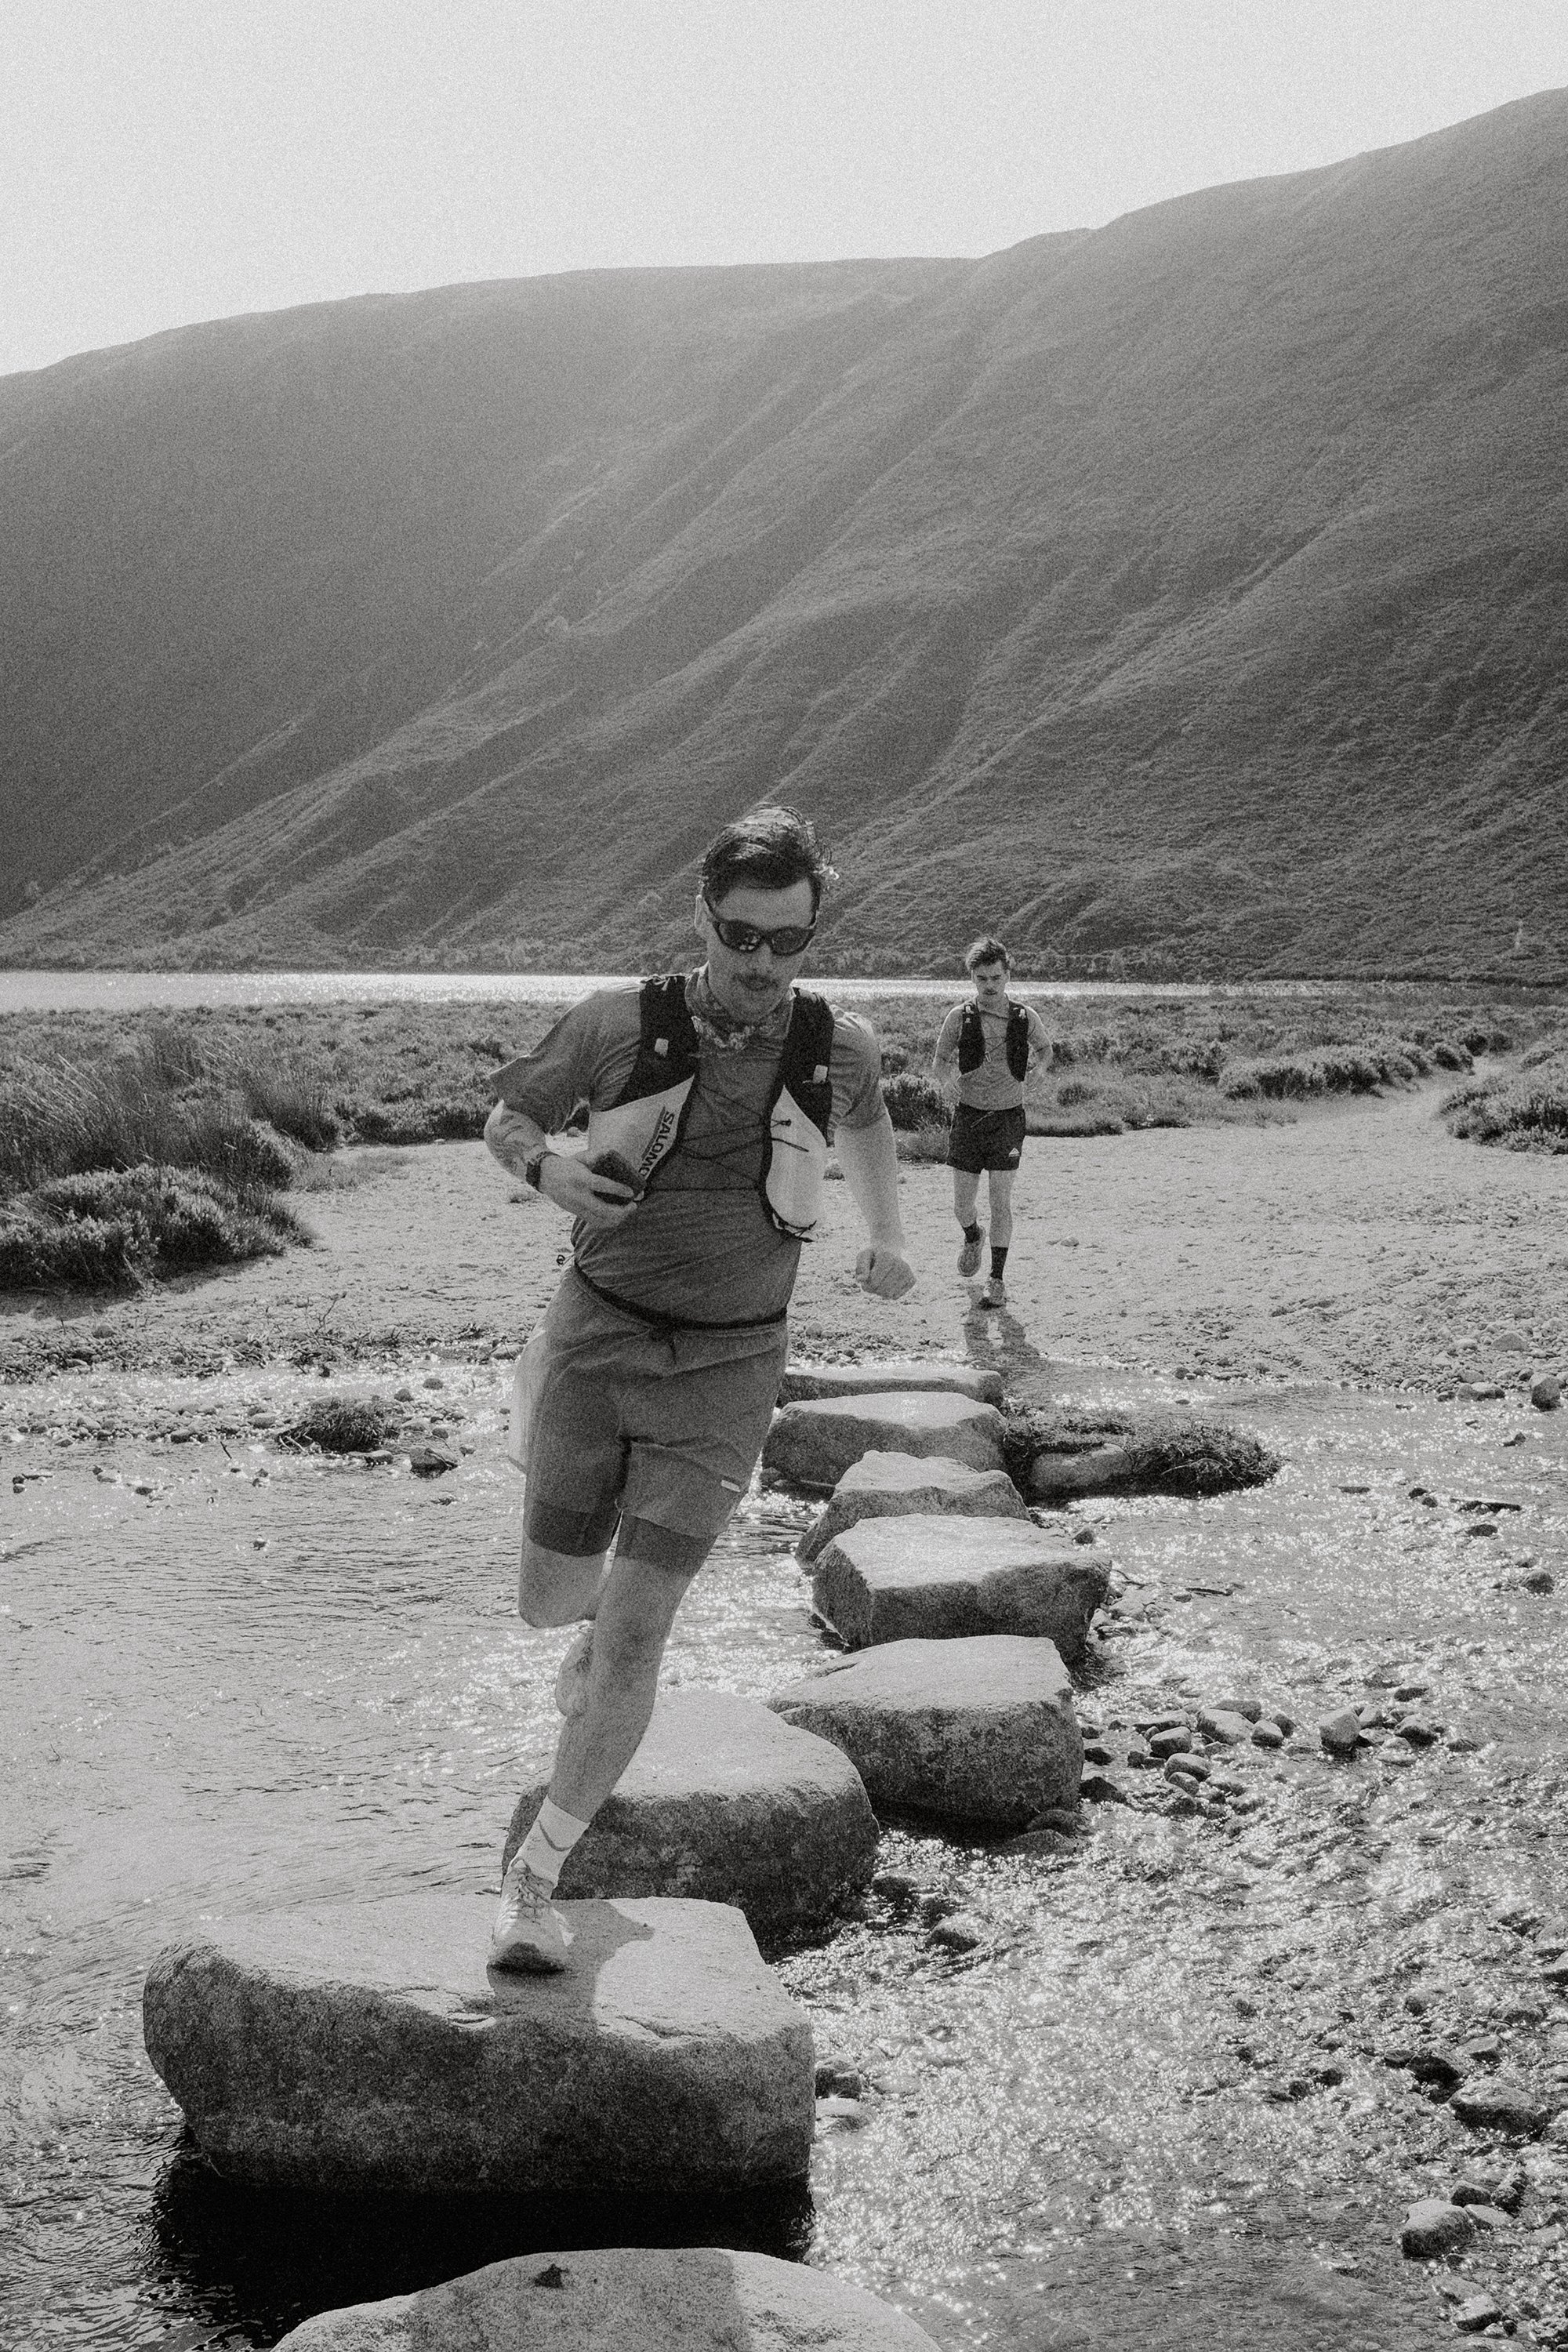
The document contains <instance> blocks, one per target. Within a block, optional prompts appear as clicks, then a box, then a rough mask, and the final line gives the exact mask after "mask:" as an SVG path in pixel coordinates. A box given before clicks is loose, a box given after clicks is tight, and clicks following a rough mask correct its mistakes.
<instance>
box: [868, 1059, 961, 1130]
mask: <svg viewBox="0 0 1568 2352" xmlns="http://www.w3.org/2000/svg"><path fill="white" fill-rule="evenodd" d="M882 1099H883V1101H884V1102H885V1103H886V1104H887V1106H888V1117H889V1118H890V1119H891V1120H892V1122H893V1125H894V1126H895V1127H896V1128H899V1129H902V1130H903V1131H904V1132H906V1133H908V1132H910V1130H912V1129H918V1128H928V1127H951V1126H952V1109H951V1108H950V1107H949V1105H948V1101H947V1098H946V1097H945V1096H944V1095H943V1093H942V1088H941V1087H939V1086H937V1085H936V1084H935V1083H934V1081H933V1080H932V1079H931V1078H928V1077H924V1076H921V1073H920V1072H919V1071H918V1070H899V1071H896V1072H895V1073H894V1075H893V1076H891V1077H890V1078H885V1079H884V1080H883V1082H882Z"/></svg>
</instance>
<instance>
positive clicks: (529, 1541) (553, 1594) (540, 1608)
mask: <svg viewBox="0 0 1568 2352" xmlns="http://www.w3.org/2000/svg"><path fill="white" fill-rule="evenodd" d="M604 1573H605V1555H604V1553H603V1552H597V1553H593V1552H589V1553H581V1552H559V1551H552V1550H550V1549H549V1548H548V1547H547V1546H546V1545H544V1544H541V1543H535V1542H534V1540H533V1538H532V1537H531V1536H524V1538H523V1539H522V1562H521V1567H520V1568H519V1570H518V1577H517V1609H518V1614H519V1616H520V1617H521V1618H522V1620H523V1622H524V1623H525V1624H529V1625H531V1626H532V1627H533V1628H534V1629H535V1631H536V1632H540V1633H542V1632H545V1631H546V1630H547V1629H548V1628H549V1627H551V1626H552V1625H570V1624H572V1623H573V1622H574V1621H575V1620H576V1619H577V1618H579V1617H582V1616H584V1614H586V1605H585V1604H586V1603H587V1602H588V1601H592V1600H593V1598H594V1596H595V1594H596V1593H597V1591H598V1590H599V1586H600V1584H601V1582H602V1581H603V1580H604Z"/></svg>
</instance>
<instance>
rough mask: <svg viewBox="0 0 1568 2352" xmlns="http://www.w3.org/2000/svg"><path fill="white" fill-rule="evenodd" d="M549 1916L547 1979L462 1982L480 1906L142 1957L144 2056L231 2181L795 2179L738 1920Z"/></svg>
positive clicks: (800, 2124)
mask: <svg viewBox="0 0 1568 2352" xmlns="http://www.w3.org/2000/svg"><path fill="white" fill-rule="evenodd" d="M494 1909H495V1898H494V1895H466V1894H460V1893H452V1892H449V1891H437V1892H427V1893H421V1894H416V1895H395V1896H393V1897H391V1898H389V1899H388V1900H386V1901H384V1902H379V1903H375V1902H367V1903H358V1904H352V1905H349V1904H345V1905H342V1906H322V1907H311V1908H309V1909H302V1910H299V1911H292V1912H279V1913H268V1914H265V1915H251V1916H241V1917H238V1918H234V1919H229V1920H226V1921H225V1922H224V1924H223V1926H222V1927H221V1928H219V1929H217V1930H216V1931H215V1932H214V1933H213V1934H212V1935H210V1936H208V1937H205V1938H203V1939H202V1940H200V1941H194V1942H191V1943H187V1944H182V1945H179V1946H176V1947H175V1948H173V1949H172V1950H169V1951H166V1952H164V1953H163V1954H162V1955H161V1957H160V1958H158V1959H157V1960H156V1961H155V1962H154V1963H153V1968H152V1969H151V1971H150V1972H149V1975H148V1978H147V1983H146V1989H145V1992H144V1995H143V2000H142V2020H143V2031H144V2033H145V2038H146V2043H147V2054H148V2056H149V2057H150V2058H151V2059H152V2061H153V2065H154V2066H155V2067H156V2068H157V2070H158V2072H159V2074H161V2075H162V2076H163V2081H164V2082H165V2083H166V2084H168V2086H169V2090H170V2092H171V2093H172V2094H173V2095H174V2099H175V2100H176V2102H177V2103H178V2105H180V2106H181V2107H182V2108H183V2109H184V2115H185V2118H186V2120H187V2122H188V2123H189V2125H190V2126H191V2129H192V2131H193V2132H194V2133H195V2137H196V2139H197V2140H198V2142H199V2143H200V2145H201V2147H202V2148H203V2149H204V2150H205V2153H206V2155H207V2156H208V2157H209V2158H211V2160H212V2162H213V2163H214V2164H215V2165H216V2168H217V2169H218V2170H219V2171H220V2172H223V2173H226V2174H227V2175H229V2176H230V2177H231V2178H233V2179H239V2180H246V2181H250V2182H255V2183H268V2184H276V2185H279V2186H285V2187H290V2188H300V2189H323V2190H333V2191H340V2192H363V2191H370V2190H374V2191H383V2190H393V2191H399V2192H405V2193H414V2194H420V2195H443V2196H460V2195H465V2194H471V2193H474V2192H478V2191H496V2190H500V2191H506V2192H509V2193H519V2194H521V2193H527V2192H530V2191H535V2190H540V2189H572V2188H574V2187H581V2188H590V2187H591V2188H595V2189H617V2188H618V2189H627V2190H635V2191H639V2192H653V2191H658V2192H660V2193H665V2194H675V2195H681V2194H685V2193H692V2194H710V2193H715V2192H724V2191H729V2190H733V2189H745V2188H750V2187H752V2186H753V2185H756V2184H759V2183H762V2182H766V2181H781V2180H786V2179H794V2178H795V2177H797V2176H798V2175H801V2174H803V2173H805V2170H806V2168H807V2165H808V2162H809V2159H810V2151H811V2136H812V2128H813V2123H814V2116H815V2107H814V2099H813V2091H814V2070H813V2060H812V2042H811V2028H810V2026H809V2024H808V2023H807V2021H806V2019H805V2015H804V2013H803V2012H802V2011H800V2010H798V2009H797V2008H796V2007H795V2003H794V2002H793V2001H791V2000H789V1999H788V1998H787V1997H786V1995H785V1994H784V1990H783V1989H782V1988H781V1986H780V1985H779V1983H778V1980H777V1979H776V1978H775V1977H774V1976H773V1972H772V1970H771V1969H767V1968H765V1967H764V1966H763V1961H762V1959H761V1958H760V1956H759V1954H758V1951H757V1948H756V1945H755V1943H754V1942H753V1940H752V1932H751V1929H750V1928H749V1927H747V1925H746V1923H745V1921H744V1919H742V1916H741V1914H740V1913H739V1912H738V1911H735V1910H731V1909H730V1908H729V1907H728V1906H725V1905H722V1904H717V1903H682V1902H668V1901H660V1900H657V1899H649V1900H643V1901H635V1902H617V1903H575V1904H571V1903H569V1904H566V1905H564V1906H563V1909H564V1910H565V1912H566V1915H567V1917H568V1918H569V1919H570V1921H571V1923H572V1926H573V1927H574V1931H575V1937H576V1940H575V1943H574V1948H573V1966H572V1969H571V1970H570V1972H569V1973H567V1974H565V1975H563V1976H553V1977H518V1976H507V1975H503V1974H502V1973H500V1971H499V1970H487V1969H486V1968H485V1965H484V1955H485V1949H486V1945H487V1943H488V1940H489V1928H490V1920H491V1916H492V1914H493V1912H494Z"/></svg>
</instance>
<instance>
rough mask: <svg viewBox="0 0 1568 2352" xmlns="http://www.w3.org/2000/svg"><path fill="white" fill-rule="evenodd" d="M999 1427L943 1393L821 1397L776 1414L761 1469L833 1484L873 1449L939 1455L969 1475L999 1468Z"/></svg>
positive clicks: (965, 1400) (982, 1411) (998, 1419)
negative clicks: (977, 1471)
mask: <svg viewBox="0 0 1568 2352" xmlns="http://www.w3.org/2000/svg"><path fill="white" fill-rule="evenodd" d="M1002 1428H1003V1422H1002V1416H1001V1414H1000V1413H999V1412H997V1410H996V1408H995V1406H994V1404H982V1403H980V1402H978V1400H977V1399H975V1398H973V1397H963V1396H955V1395H953V1394H952V1392H951V1391H938V1392H937V1393H936V1394H934V1395H931V1396H917V1395H914V1394H912V1393H908V1394H903V1395H900V1394H899V1393H897V1392H896V1391H886V1392H883V1393H881V1394H877V1395H872V1396H856V1397H821V1398H819V1399H817V1401H816V1402H814V1403H811V1404H786V1405H784V1406H782V1407H781V1409H780V1410H779V1411H778V1412H775V1413H774V1415H773V1426H772V1428H771V1429H770V1430H769V1432H768V1434H767V1442H766V1444H764V1445H763V1467H764V1468H765V1469H769V1470H776V1471H777V1472H778V1474H779V1475H780V1476H781V1477H783V1478H787V1479H789V1480H791V1481H792V1482H793V1483H794V1484H795V1486H837V1484H838V1481H839V1480H840V1478H842V1477H843V1475H844V1473H845V1472H846V1470H847V1469H848V1467H849V1465H850V1464H851V1463H852V1462H858V1461H859V1459H860V1457H861V1455H862V1454H869V1453H871V1452H872V1451H873V1450H875V1451H876V1452H878V1453H882V1454H921V1455H925V1454H943V1455H945V1456H946V1458H947V1459H948V1460H949V1461H952V1462H961V1463H963V1464H964V1465H966V1466H967V1467H968V1468H969V1469H971V1470H999V1469H1000V1468H1001V1467H1002Z"/></svg>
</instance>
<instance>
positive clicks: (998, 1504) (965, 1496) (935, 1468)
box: [795, 1453, 1029, 1561]
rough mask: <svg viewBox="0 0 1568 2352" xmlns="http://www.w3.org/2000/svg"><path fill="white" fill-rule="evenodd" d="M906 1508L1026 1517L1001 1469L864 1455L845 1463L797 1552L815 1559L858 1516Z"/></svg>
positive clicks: (894, 1514) (931, 1457) (900, 1512)
mask: <svg viewBox="0 0 1568 2352" xmlns="http://www.w3.org/2000/svg"><path fill="white" fill-rule="evenodd" d="M910 1511H921V1512H929V1513H931V1514H932V1515H935V1514H937V1513H940V1512H946V1511H952V1512H957V1513H960V1514H963V1515H967V1516H969V1517H975V1518H995V1519H1026V1518H1027V1517H1028V1516H1029V1514H1028V1509H1027V1507H1026V1504H1025V1501H1024V1497H1023V1496H1022V1495H1020V1494H1019V1492H1018V1489H1017V1488H1016V1486H1014V1484H1013V1481H1012V1480H1011V1478H1009V1477H1008V1475H1007V1473H1006V1472H1005V1470H971V1469H970V1468H969V1467H968V1466H967V1465H965V1464H964V1463H963V1462H953V1461H951V1460H949V1458H948V1457H947V1456H946V1455H945V1454H924V1455H921V1454H877V1453H871V1454H862V1455H861V1456H860V1459H859V1461H858V1462H852V1463H851V1464H850V1465H849V1467H848V1469H847V1470H846V1472H845V1473H844V1475H843V1477H842V1478H840V1480H839V1481H838V1484H837V1486H835V1488H834V1489H833V1497H832V1500H831V1501H830V1502H829V1504H828V1506H827V1508H826V1510H825V1511H824V1512H822V1514H821V1515H820V1517H817V1518H816V1519H814V1520H813V1521H812V1524H811V1526H810V1527H809V1528H806V1530H805V1534H804V1535H803V1536H802V1537H801V1539H800V1541H799V1542H798V1543H797V1544H796V1546H795V1556H796V1558H797V1559H803V1560H808V1561H809V1560H814V1559H816V1555H817V1553H818V1552H819V1551H820V1550H821V1549H822V1548H823V1546H824V1545H825V1544H827V1543H831V1542H832V1540H833V1538H834V1537H835V1536H836V1535H838V1534H839V1533H840V1532H841V1531H842V1530H843V1529H844V1528H852V1527H855V1526H856V1525H857V1524H858V1522H859V1521H860V1520H861V1519H879V1518H900V1517H903V1516H904V1515H905V1514H906V1513H908V1512H910Z"/></svg>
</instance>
